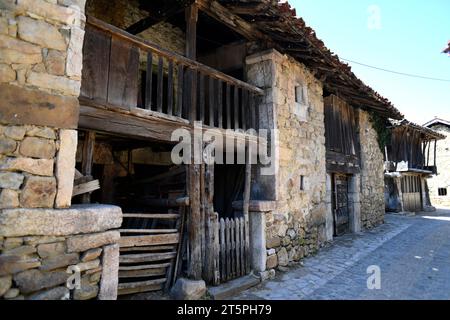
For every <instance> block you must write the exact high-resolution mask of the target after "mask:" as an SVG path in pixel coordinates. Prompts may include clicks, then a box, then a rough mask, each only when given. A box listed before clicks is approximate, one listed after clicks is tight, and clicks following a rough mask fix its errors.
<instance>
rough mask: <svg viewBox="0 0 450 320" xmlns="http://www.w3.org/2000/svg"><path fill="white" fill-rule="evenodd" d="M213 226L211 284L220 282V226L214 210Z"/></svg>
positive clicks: (217, 215)
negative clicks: (212, 274)
mask: <svg viewBox="0 0 450 320" xmlns="http://www.w3.org/2000/svg"><path fill="white" fill-rule="evenodd" d="M212 222H213V228H214V241H213V245H214V278H213V285H219V283H220V240H219V239H220V235H219V234H220V226H219V214H218V213H217V212H214V215H213V220H212Z"/></svg>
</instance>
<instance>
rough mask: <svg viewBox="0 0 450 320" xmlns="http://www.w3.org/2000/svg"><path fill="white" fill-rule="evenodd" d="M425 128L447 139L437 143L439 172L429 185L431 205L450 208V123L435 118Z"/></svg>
mask: <svg viewBox="0 0 450 320" xmlns="http://www.w3.org/2000/svg"><path fill="white" fill-rule="evenodd" d="M424 126H425V127H427V128H431V129H433V130H434V131H437V132H439V133H441V134H442V135H444V136H445V137H446V138H445V139H444V140H441V141H439V142H438V143H437V147H436V162H437V166H438V167H439V172H438V174H437V175H436V176H434V177H433V178H431V179H430V180H429V181H428V184H429V188H430V198H431V203H432V204H433V205H435V206H444V207H450V121H447V120H443V119H439V118H435V119H433V120H431V121H429V122H427V123H426V124H424Z"/></svg>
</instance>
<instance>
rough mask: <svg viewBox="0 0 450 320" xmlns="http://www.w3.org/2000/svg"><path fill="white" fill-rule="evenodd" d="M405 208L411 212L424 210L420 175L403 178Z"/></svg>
mask: <svg viewBox="0 0 450 320" xmlns="http://www.w3.org/2000/svg"><path fill="white" fill-rule="evenodd" d="M401 187H402V194H403V209H404V210H405V211H410V212H419V211H422V185H421V181H420V177H419V176H404V177H402V180H401Z"/></svg>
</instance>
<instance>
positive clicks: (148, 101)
mask: <svg viewBox="0 0 450 320" xmlns="http://www.w3.org/2000/svg"><path fill="white" fill-rule="evenodd" d="M152 90H153V55H152V53H151V52H148V53H147V74H146V79H145V109H147V110H152V94H153V92H152Z"/></svg>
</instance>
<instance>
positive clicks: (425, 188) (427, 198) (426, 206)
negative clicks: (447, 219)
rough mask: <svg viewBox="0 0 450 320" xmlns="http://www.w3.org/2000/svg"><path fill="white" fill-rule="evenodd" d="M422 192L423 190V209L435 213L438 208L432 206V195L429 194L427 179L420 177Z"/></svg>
mask: <svg viewBox="0 0 450 320" xmlns="http://www.w3.org/2000/svg"><path fill="white" fill-rule="evenodd" d="M420 183H421V190H422V209H423V211H425V212H434V211H436V208H435V207H433V206H432V205H431V201H430V195H429V193H428V186H427V178H426V177H424V176H421V177H420Z"/></svg>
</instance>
